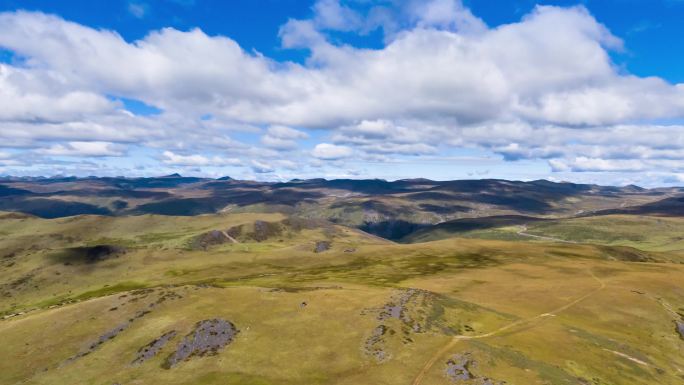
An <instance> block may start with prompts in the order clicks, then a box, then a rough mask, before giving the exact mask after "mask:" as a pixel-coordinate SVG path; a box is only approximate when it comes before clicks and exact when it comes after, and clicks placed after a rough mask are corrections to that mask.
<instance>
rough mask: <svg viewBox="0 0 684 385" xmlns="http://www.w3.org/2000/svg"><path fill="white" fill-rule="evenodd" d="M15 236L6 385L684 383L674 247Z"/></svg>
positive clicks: (169, 232)
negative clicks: (641, 248) (671, 251)
mask: <svg viewBox="0 0 684 385" xmlns="http://www.w3.org/2000/svg"><path fill="white" fill-rule="evenodd" d="M539 224H541V222H539ZM535 225H536V224H535ZM529 231H533V227H532V225H531V224H530V229H529ZM0 232H1V233H2V238H1V240H0V250H2V253H3V255H2V256H1V258H0V293H1V295H2V297H0V311H2V313H3V314H4V318H3V320H1V321H0V340H1V341H2V342H3V348H2V349H0V383H2V384H5V383H6V384H19V383H21V384H57V383H60V384H61V383H66V384H71V383H73V384H76V383H78V384H103V385H104V384H110V385H111V384H114V383H119V384H122V385H123V384H158V383H165V384H188V383H192V384H241V385H245V384H293V385H294V384H350V385H351V384H414V385H428V384H500V383H504V381H505V383H506V384H614V385H615V384H625V385H627V384H629V385H634V384H649V385H650V384H680V383H681V382H682V381H684V376H683V373H684V356H683V355H682V354H681V352H682V350H683V349H684V339H682V338H684V336H680V335H679V334H678V332H677V325H678V322H684V318H683V317H684V286H682V282H684V280H683V279H682V278H683V277H684V265H681V264H678V263H671V262H668V261H670V260H674V259H675V258H674V257H672V256H671V255H670V254H669V253H662V252H649V251H639V250H636V249H633V248H628V247H611V246H600V245H582V244H572V243H549V242H545V243H535V242H526V243H523V242H507V241H497V240H480V239H447V240H443V241H437V242H427V243H417V244H395V243H392V242H389V241H386V240H383V239H380V238H377V237H373V236H370V235H368V234H365V233H362V232H360V231H358V230H354V229H350V228H346V227H342V226H338V225H334V224H330V223H329V222H325V221H316V220H302V219H296V218H288V217H286V216H284V215H282V214H222V215H207V216H196V217H164V216H154V215H146V216H136V217H117V218H113V217H98V216H82V217H72V218H62V219H51V220H46V219H39V218H34V217H30V216H23V215H17V214H6V215H0ZM653 234H655V232H654V233H653ZM185 353H187V354H185ZM179 357H180V358H179Z"/></svg>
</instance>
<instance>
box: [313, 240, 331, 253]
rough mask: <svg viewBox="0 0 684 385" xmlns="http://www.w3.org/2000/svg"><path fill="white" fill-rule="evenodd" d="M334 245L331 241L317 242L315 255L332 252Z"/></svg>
mask: <svg viewBox="0 0 684 385" xmlns="http://www.w3.org/2000/svg"><path fill="white" fill-rule="evenodd" d="M331 247H332V243H331V242H330V241H317V242H316V246H315V247H314V253H322V252H324V251H328V250H330V248H331Z"/></svg>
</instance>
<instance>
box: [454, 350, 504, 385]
mask: <svg viewBox="0 0 684 385" xmlns="http://www.w3.org/2000/svg"><path fill="white" fill-rule="evenodd" d="M476 367H477V362H475V360H474V359H473V357H472V355H471V354H470V353H464V354H455V355H453V356H452V357H451V358H450V359H449V360H448V361H447V362H446V369H445V374H446V377H447V378H448V379H449V380H450V381H451V382H452V383H454V384H459V385H504V384H506V382H505V381H496V380H492V379H491V378H487V377H479V376H477V375H476V374H474V373H473V369H474V368H476Z"/></svg>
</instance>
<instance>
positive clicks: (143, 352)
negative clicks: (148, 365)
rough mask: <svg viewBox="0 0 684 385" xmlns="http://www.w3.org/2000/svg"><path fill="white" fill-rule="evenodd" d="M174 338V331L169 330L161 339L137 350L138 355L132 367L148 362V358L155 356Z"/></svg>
mask: <svg viewBox="0 0 684 385" xmlns="http://www.w3.org/2000/svg"><path fill="white" fill-rule="evenodd" d="M175 336H176V331H175V330H171V331H170V332H167V333H164V334H162V335H161V337H159V338H157V339H156V340H154V341H152V342H150V343H149V344H147V345H145V346H143V347H142V348H140V349H139V350H138V354H137V356H136V357H135V359H134V360H133V362H132V364H133V365H140V364H142V363H143V362H145V361H147V360H149V359H150V358H152V357H154V356H156V355H157V354H158V353H159V351H160V350H161V349H162V348H163V347H164V346H165V345H166V343H167V342H169V341H170V340H172V339H173V337H175Z"/></svg>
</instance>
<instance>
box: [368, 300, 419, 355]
mask: <svg viewBox="0 0 684 385" xmlns="http://www.w3.org/2000/svg"><path fill="white" fill-rule="evenodd" d="M431 298H432V293H430V292H427V291H425V290H418V289H405V290H402V291H400V292H399V293H398V294H395V295H394V296H392V298H391V299H390V301H389V302H388V303H386V304H385V305H383V306H382V307H381V308H379V309H368V310H367V311H368V312H372V313H376V314H377V316H376V319H377V320H378V321H379V324H378V325H377V326H376V327H375V328H374V329H373V330H372V331H371V334H370V336H369V337H368V338H367V339H366V341H365V343H364V345H363V351H364V353H365V355H366V356H369V357H372V358H374V359H375V360H376V361H377V362H384V361H387V360H389V359H390V358H391V355H390V353H389V352H388V351H387V349H386V342H387V339H388V338H391V337H393V336H395V335H396V334H397V331H400V332H401V338H402V342H403V343H404V344H409V343H412V342H413V339H412V338H411V337H412V335H413V334H414V333H422V332H423V331H425V329H426V326H425V323H426V322H425V312H422V311H421V309H422V308H423V307H425V306H429V303H430V302H431ZM365 312H366V311H364V313H365Z"/></svg>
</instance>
